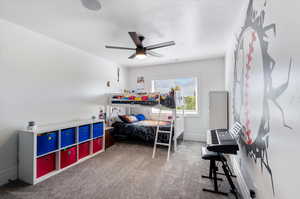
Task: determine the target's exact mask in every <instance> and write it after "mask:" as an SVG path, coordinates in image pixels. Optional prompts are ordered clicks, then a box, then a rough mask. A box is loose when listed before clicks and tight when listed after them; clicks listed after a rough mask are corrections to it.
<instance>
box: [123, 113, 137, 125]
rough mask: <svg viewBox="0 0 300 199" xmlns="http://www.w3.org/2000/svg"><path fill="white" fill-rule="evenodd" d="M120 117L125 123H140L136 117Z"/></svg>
mask: <svg viewBox="0 0 300 199" xmlns="http://www.w3.org/2000/svg"><path fill="white" fill-rule="evenodd" d="M119 117H120V119H121V120H122V121H123V122H125V123H133V122H137V121H139V120H138V119H137V118H136V117H135V116H134V115H119Z"/></svg>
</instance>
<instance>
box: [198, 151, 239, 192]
mask: <svg viewBox="0 0 300 199" xmlns="http://www.w3.org/2000/svg"><path fill="white" fill-rule="evenodd" d="M202 159H203V160H209V161H210V166H209V175H208V176H205V175H202V177H203V178H208V179H212V180H213V181H214V189H213V190H212V189H205V188H204V189H203V191H206V192H211V193H216V194H221V195H228V193H225V192H221V191H219V188H218V180H219V181H222V178H218V174H219V175H225V176H226V178H227V180H228V181H229V184H230V186H231V189H232V190H231V192H233V193H234V194H235V195H236V188H235V186H234V185H233V182H232V180H231V177H236V176H235V175H232V172H231V169H230V167H229V166H228V164H227V159H226V158H225V156H224V155H223V154H221V153H216V152H211V151H208V150H207V148H206V147H202ZM216 162H221V163H222V168H223V171H224V173H220V172H218V170H219V168H218V167H217V164H216Z"/></svg>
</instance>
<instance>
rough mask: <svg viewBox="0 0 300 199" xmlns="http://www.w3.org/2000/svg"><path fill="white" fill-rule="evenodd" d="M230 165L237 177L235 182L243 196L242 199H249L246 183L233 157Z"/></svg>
mask: <svg viewBox="0 0 300 199" xmlns="http://www.w3.org/2000/svg"><path fill="white" fill-rule="evenodd" d="M231 163H232V167H233V170H234V174H235V175H236V177H237V182H238V185H239V189H240V193H241V195H242V196H243V199H251V198H250V192H249V187H248V186H247V184H246V181H245V179H244V177H243V175H242V172H241V169H240V166H239V163H238V161H237V159H236V158H235V157H231Z"/></svg>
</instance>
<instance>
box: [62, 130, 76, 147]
mask: <svg viewBox="0 0 300 199" xmlns="http://www.w3.org/2000/svg"><path fill="white" fill-rule="evenodd" d="M75 143H76V129H75V128H70V129H63V130H61V144H60V146H61V147H66V146H69V145H72V144H75Z"/></svg>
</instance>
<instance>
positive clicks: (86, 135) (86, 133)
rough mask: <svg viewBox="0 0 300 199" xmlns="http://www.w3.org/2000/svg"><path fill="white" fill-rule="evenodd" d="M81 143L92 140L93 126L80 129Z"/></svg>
mask: <svg viewBox="0 0 300 199" xmlns="http://www.w3.org/2000/svg"><path fill="white" fill-rule="evenodd" d="M78 134H79V137H78V138H79V142H83V141H85V140H88V139H90V137H91V126H90V125H84V126H80V127H79V132H78Z"/></svg>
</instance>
